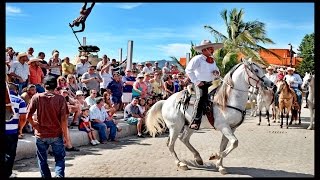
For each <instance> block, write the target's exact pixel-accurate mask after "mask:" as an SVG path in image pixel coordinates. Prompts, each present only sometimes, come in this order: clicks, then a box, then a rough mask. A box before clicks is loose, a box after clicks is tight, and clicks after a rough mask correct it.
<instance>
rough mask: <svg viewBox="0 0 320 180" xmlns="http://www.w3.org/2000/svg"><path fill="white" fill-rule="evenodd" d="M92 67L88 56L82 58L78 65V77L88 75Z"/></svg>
mask: <svg viewBox="0 0 320 180" xmlns="http://www.w3.org/2000/svg"><path fill="white" fill-rule="evenodd" d="M90 65H91V64H90V63H89V61H88V56H80V62H78V63H77V64H76V72H77V77H78V78H79V77H81V76H82V75H83V74H84V73H86V72H87V71H88V68H89V66H90Z"/></svg>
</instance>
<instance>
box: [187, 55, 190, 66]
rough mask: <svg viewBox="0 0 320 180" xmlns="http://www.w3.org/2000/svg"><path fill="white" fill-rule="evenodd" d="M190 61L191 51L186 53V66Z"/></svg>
mask: <svg viewBox="0 0 320 180" xmlns="http://www.w3.org/2000/svg"><path fill="white" fill-rule="evenodd" d="M189 61H190V53H187V54H186V66H187V64H188V63H189Z"/></svg>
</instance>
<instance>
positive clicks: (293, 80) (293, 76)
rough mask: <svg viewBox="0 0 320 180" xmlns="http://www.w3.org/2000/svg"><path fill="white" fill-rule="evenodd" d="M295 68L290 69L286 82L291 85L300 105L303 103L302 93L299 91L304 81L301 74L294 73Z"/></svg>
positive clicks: (285, 77) (285, 78) (288, 69)
mask: <svg viewBox="0 0 320 180" xmlns="http://www.w3.org/2000/svg"><path fill="white" fill-rule="evenodd" d="M294 71H295V68H292V67H288V68H287V73H288V74H287V75H285V76H284V80H285V81H286V82H287V83H288V84H289V85H290V87H291V88H292V89H293V90H294V92H295V93H296V95H297V97H298V103H299V104H300V105H301V103H302V92H301V91H300V90H299V86H301V85H302V79H301V77H300V75H299V74H297V73H294Z"/></svg>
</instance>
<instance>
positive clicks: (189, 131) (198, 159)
mask: <svg viewBox="0 0 320 180" xmlns="http://www.w3.org/2000/svg"><path fill="white" fill-rule="evenodd" d="M193 133H194V130H193V129H190V128H188V127H185V128H184V131H183V133H182V135H181V136H180V138H179V139H180V140H181V141H182V143H183V144H184V145H186V146H187V148H188V149H189V150H190V151H191V152H192V154H193V156H194V159H195V161H196V162H197V163H198V164H199V165H203V160H202V158H201V156H200V154H199V152H198V151H197V150H196V149H195V148H194V147H193V146H192V145H191V144H190V137H191V135H192V134H193Z"/></svg>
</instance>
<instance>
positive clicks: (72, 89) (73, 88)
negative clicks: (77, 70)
mask: <svg viewBox="0 0 320 180" xmlns="http://www.w3.org/2000/svg"><path fill="white" fill-rule="evenodd" d="M67 88H68V89H69V93H70V96H71V97H73V98H75V97H76V92H77V91H80V90H81V88H80V86H79V84H78V82H77V79H76V77H75V75H73V74H68V75H67Z"/></svg>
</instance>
